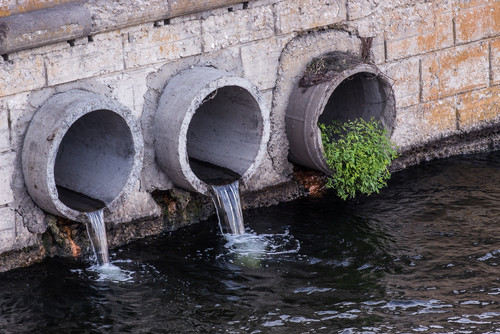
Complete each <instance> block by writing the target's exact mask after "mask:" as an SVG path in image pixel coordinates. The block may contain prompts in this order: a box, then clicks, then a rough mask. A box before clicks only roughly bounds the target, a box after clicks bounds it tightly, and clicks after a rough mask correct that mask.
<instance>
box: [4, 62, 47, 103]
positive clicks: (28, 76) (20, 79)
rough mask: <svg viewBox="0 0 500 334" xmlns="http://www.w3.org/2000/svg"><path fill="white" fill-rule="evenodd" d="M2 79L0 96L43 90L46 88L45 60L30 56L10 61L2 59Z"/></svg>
mask: <svg viewBox="0 0 500 334" xmlns="http://www.w3.org/2000/svg"><path fill="white" fill-rule="evenodd" d="M11 58H13V57H11ZM0 78H1V80H2V84H1V85H0V96H6V95H12V94H15V93H20V92H26V91H30V90H35V89H39V88H42V87H43V86H45V76H44V66H43V58H42V57H41V56H39V55H28V54H25V55H24V56H23V57H19V58H14V59H11V60H9V61H3V60H2V59H1V58H0Z"/></svg>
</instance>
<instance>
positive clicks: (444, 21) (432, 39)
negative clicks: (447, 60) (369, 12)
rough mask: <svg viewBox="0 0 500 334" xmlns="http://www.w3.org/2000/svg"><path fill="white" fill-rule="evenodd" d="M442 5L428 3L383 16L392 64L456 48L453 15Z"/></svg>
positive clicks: (388, 53) (389, 57)
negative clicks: (398, 60)
mask: <svg viewBox="0 0 500 334" xmlns="http://www.w3.org/2000/svg"><path fill="white" fill-rule="evenodd" d="M442 3H443V1H438V2H426V3H423V4H417V5H415V6H412V7H405V8H398V9H395V10H393V11H391V12H389V13H387V14H386V15H384V20H385V27H386V28H385V29H386V44H387V58H388V59H389V60H392V59H400V58H406V57H409V56H412V55H417V54H421V53H425V52H429V51H433V50H439V49H442V48H445V47H448V46H451V45H453V24H452V23H453V20H452V12H451V10H449V8H448V6H445V5H442Z"/></svg>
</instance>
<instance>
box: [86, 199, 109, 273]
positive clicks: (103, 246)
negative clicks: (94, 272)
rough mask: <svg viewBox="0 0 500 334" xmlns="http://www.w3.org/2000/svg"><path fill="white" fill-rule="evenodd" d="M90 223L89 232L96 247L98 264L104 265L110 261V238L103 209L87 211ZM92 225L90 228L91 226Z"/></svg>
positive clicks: (91, 241)
mask: <svg viewBox="0 0 500 334" xmlns="http://www.w3.org/2000/svg"><path fill="white" fill-rule="evenodd" d="M87 217H88V218H89V221H90V224H89V223H87V224H86V226H87V233H88V235H89V239H90V243H91V244H92V248H93V249H94V254H95V256H96V259H97V264H98V265H99V266H103V265H105V264H108V263H109V255H108V240H107V238H106V225H105V224H104V214H103V210H102V209H100V210H97V211H92V212H87ZM89 225H90V228H89Z"/></svg>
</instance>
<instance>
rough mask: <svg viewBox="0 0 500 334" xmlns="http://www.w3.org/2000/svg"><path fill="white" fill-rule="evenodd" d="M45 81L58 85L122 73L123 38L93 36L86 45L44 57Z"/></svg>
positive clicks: (115, 34) (107, 35)
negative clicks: (120, 71)
mask: <svg viewBox="0 0 500 334" xmlns="http://www.w3.org/2000/svg"><path fill="white" fill-rule="evenodd" d="M46 59H47V61H46V67H47V80H48V84H49V85H57V84H61V83H64V82H70V81H74V80H78V79H83V78H89V77H93V76H98V75H102V74H106V73H111V72H115V71H119V70H123V69H124V62H123V47H122V36H121V33H120V32H119V31H113V32H109V33H103V34H99V35H95V36H93V41H92V42H90V43H88V44H85V45H75V46H73V47H71V46H70V45H69V44H68V47H66V48H64V49H61V50H56V51H54V52H52V53H50V54H48V55H47V58H46Z"/></svg>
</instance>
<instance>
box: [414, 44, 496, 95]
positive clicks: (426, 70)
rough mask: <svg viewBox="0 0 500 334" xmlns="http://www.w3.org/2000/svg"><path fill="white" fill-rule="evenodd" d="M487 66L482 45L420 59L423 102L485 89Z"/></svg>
mask: <svg viewBox="0 0 500 334" xmlns="http://www.w3.org/2000/svg"><path fill="white" fill-rule="evenodd" d="M488 67H489V60H488V44H487V43H485V42H482V43H476V44H472V45H467V46H459V47H456V48H451V49H447V50H444V51H438V52H435V53H432V54H430V55H428V56H426V57H424V58H423V60H422V100H423V101H429V100H436V99H439V98H441V97H445V96H450V95H454V94H458V93H461V92H466V91H469V90H473V89H480V88H484V87H486V85H487V84H488V76H489V73H488V71H489V69H488Z"/></svg>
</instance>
